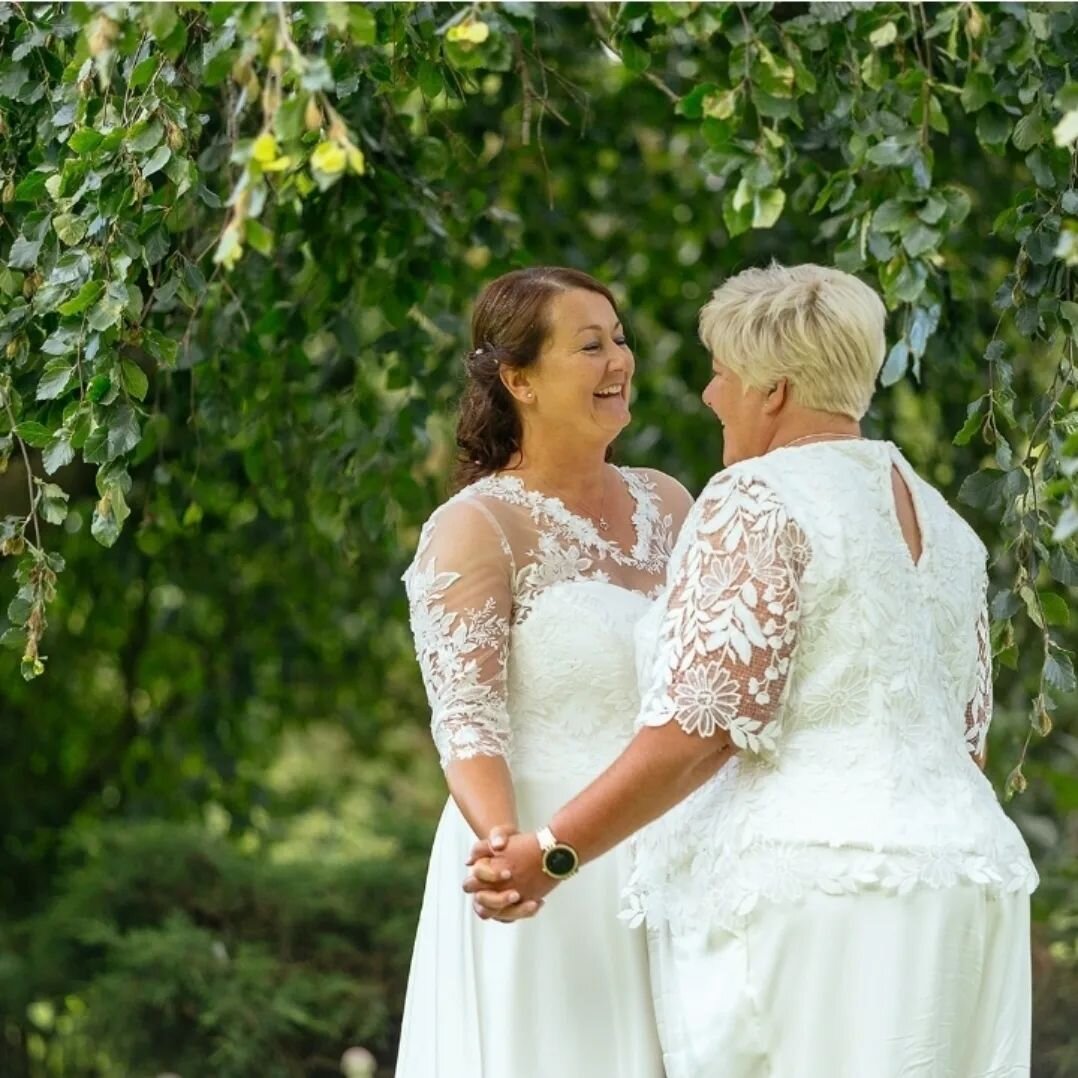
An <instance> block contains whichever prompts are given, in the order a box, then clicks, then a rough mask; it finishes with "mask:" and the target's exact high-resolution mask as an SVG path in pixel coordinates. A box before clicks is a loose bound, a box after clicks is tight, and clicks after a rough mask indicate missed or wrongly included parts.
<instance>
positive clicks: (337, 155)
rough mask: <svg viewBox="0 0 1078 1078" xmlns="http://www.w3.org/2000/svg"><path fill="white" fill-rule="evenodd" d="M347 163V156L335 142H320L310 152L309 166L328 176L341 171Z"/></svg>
mask: <svg viewBox="0 0 1078 1078" xmlns="http://www.w3.org/2000/svg"><path fill="white" fill-rule="evenodd" d="M347 164H348V158H347V156H346V155H345V152H344V150H342V149H341V147H340V146H338V145H337V143H335V142H320V143H319V144H318V145H317V146H315V148H314V153H312V154H311V168H315V169H318V171H319V172H324V173H326V174H327V175H329V176H335V175H336V174H337V173H338V172H343V171H344V169H345V166H346V165H347Z"/></svg>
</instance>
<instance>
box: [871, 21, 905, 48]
mask: <svg viewBox="0 0 1078 1078" xmlns="http://www.w3.org/2000/svg"><path fill="white" fill-rule="evenodd" d="M897 37H898V27H897V26H895V24H894V23H893V22H891V20H890V19H888V20H887V22H885V23H884V24H883V26H880V27H878V28H877V29H875V30H873V31H872V33H871V34H869V35H868V40H869V41H870V42H871V43H872V44H873V45H875V46H876V48H877V49H884V48H886V47H887V46H888V45H891V44H893V43H894V42H895V40H896V39H897Z"/></svg>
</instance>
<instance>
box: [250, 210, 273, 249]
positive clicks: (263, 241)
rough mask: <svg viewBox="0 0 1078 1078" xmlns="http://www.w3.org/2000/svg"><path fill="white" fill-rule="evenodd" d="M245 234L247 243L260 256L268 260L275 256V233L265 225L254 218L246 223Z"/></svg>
mask: <svg viewBox="0 0 1078 1078" xmlns="http://www.w3.org/2000/svg"><path fill="white" fill-rule="evenodd" d="M244 233H245V235H246V237H247V242H248V243H249V244H250V245H251V247H252V248H253V249H254V250H256V251H257V252H258V253H259V254H260V255H265V256H266V257H267V258H268V257H269V256H270V255H271V254H273V233H272V232H270V230H269V229H268V228H266V227H265V226H264V225H262V224H259V222H258V221H256V220H254V219H253V218H252V219H250V220H248V221H247V222H246V223H245V228H244Z"/></svg>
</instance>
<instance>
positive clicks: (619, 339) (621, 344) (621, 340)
mask: <svg viewBox="0 0 1078 1078" xmlns="http://www.w3.org/2000/svg"><path fill="white" fill-rule="evenodd" d="M614 343H615V344H616V345H617V346H618V347H619V348H624V347H625V346H626V345H627V344H628V343H629V341H628V339H627V338H626V337H615V338H614Z"/></svg>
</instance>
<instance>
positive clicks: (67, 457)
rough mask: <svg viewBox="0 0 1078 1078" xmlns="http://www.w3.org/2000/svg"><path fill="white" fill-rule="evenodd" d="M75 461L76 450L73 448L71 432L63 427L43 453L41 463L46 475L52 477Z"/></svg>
mask: <svg viewBox="0 0 1078 1078" xmlns="http://www.w3.org/2000/svg"><path fill="white" fill-rule="evenodd" d="M74 459H75V450H74V449H73V448H72V446H71V432H70V431H68V430H67V429H66V428H64V427H61V428H60V429H59V430H58V431H57V432H56V434H55V435H53V437H52V439H51V440H50V441H49V443H48V444H47V445H46V446H45V448H44V450H43V451H42V454H41V463H42V466H43V467H44V469H45V474H46V475H52V474H53V473H54V472H56V471H58V470H59V469H60V468H63V467H64V466H65V465H68V464H70V463H71V462H72V461H73V460H74Z"/></svg>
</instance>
